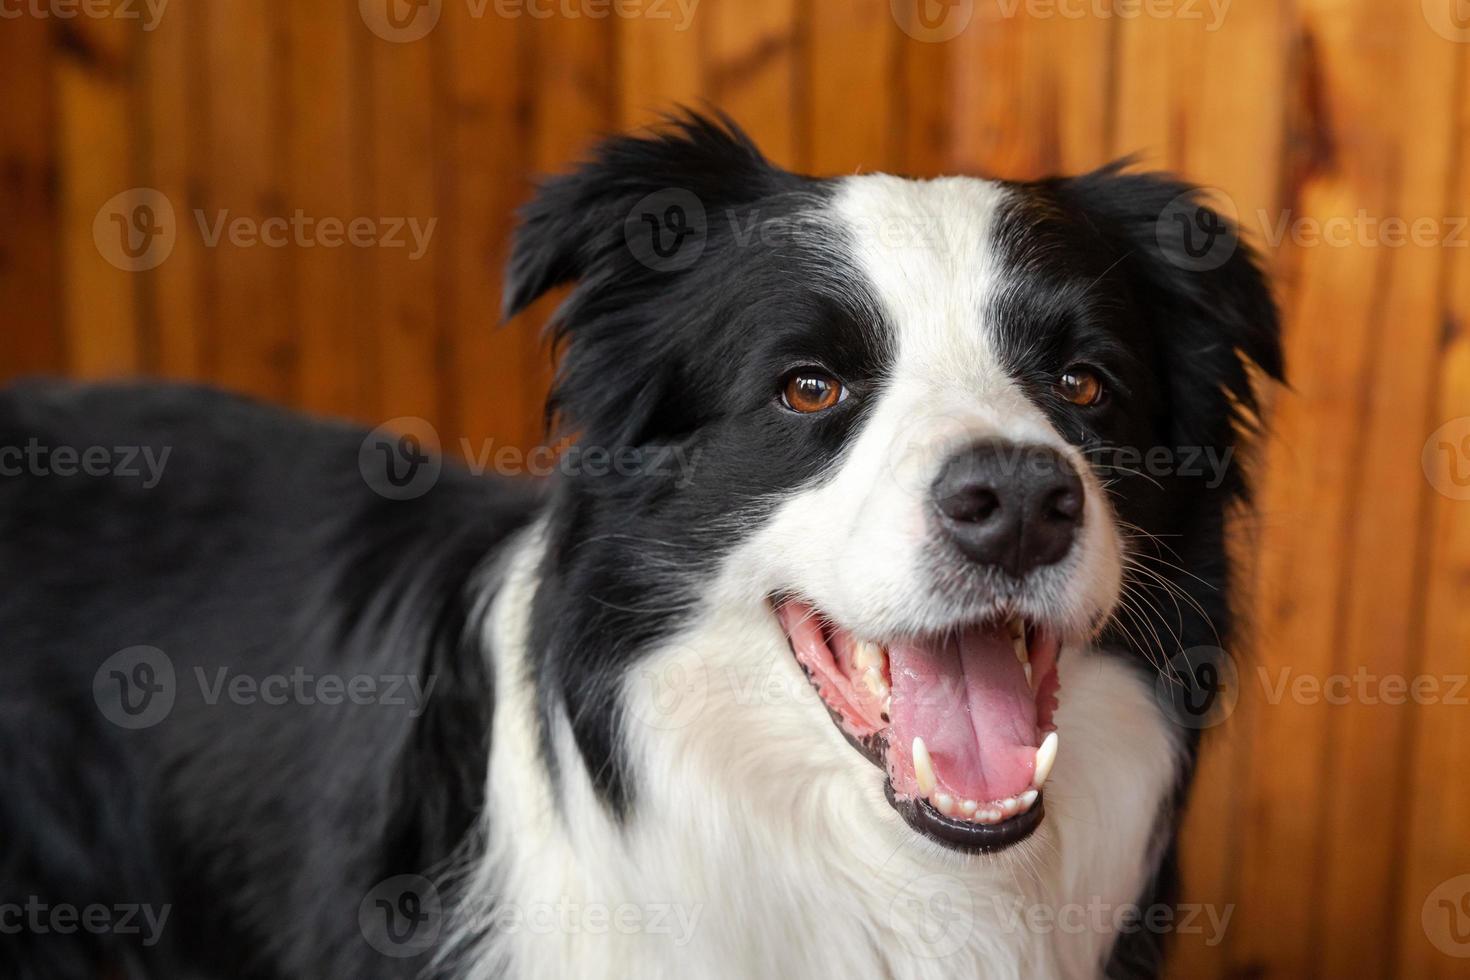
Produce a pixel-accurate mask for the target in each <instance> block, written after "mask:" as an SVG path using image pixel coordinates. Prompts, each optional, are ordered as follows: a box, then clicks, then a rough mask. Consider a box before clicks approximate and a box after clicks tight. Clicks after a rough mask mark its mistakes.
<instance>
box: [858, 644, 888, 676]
mask: <svg viewBox="0 0 1470 980" xmlns="http://www.w3.org/2000/svg"><path fill="white" fill-rule="evenodd" d="M886 659H888V658H887V657H885V656H884V655H883V648H882V647H880V646H879V645H878V644H876V643H874V642H872V641H871V640H858V641H857V642H856V643H854V644H853V647H852V660H853V663H854V664H855V665H857V669H858V670H861V671H869V670H876V671H879V672H880V676H881V670H882V667H883V661H884V660H886Z"/></svg>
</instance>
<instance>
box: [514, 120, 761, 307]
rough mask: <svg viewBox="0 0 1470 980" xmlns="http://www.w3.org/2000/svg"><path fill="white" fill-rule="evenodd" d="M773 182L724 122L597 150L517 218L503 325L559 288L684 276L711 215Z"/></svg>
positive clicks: (672, 127)
mask: <svg viewBox="0 0 1470 980" xmlns="http://www.w3.org/2000/svg"><path fill="white" fill-rule="evenodd" d="M780 174H782V171H779V170H777V169H776V168H774V167H772V166H771V165H770V164H769V163H767V162H766V160H765V158H764V157H763V156H761V153H760V151H759V150H758V149H756V146H755V144H754V143H752V142H751V140H750V138H749V137H747V136H746V135H745V134H744V133H743V132H741V130H740V128H739V127H738V126H736V125H735V123H734V122H732V121H731V120H730V119H729V118H728V117H726V116H724V115H717V116H703V115H699V114H696V113H692V112H686V113H682V114H679V115H676V116H671V117H669V118H668V119H667V120H666V121H665V125H664V126H662V127H660V128H658V129H655V130H653V131H651V132H649V133H647V134H645V135H641V136H619V137H614V138H611V139H608V140H606V141H604V142H603V143H601V144H600V145H599V146H597V147H596V148H595V150H594V151H593V154H592V156H591V158H590V159H589V160H588V161H586V162H585V163H583V164H582V165H581V166H579V167H577V168H576V169H575V170H573V171H572V172H570V173H567V174H563V175H560V176H556V177H552V178H550V179H548V180H546V181H544V182H543V183H542V184H541V185H540V186H539V188H538V190H537V193H536V195H535V197H534V198H533V199H532V200H531V202H530V203H529V204H527V205H526V206H525V207H524V208H522V209H521V211H520V215H519V217H520V224H519V227H518V228H517V230H516V234H515V241H514V244H513V247H512V249H511V256H510V263H509V266H508V268H507V270H506V276H505V292H504V297H505V298H504V313H505V315H506V317H511V316H514V315H515V314H517V313H519V312H520V311H521V310H523V309H525V308H526V307H527V306H528V305H530V304H531V303H532V302H534V301H535V300H536V299H537V298H538V297H540V296H541V295H542V294H544V293H545V292H547V291H548V290H550V289H552V288H554V287H556V286H558V285H561V284H563V283H567V282H572V281H578V280H586V279H599V280H600V284H602V285H607V284H609V283H608V282H607V281H606V280H607V279H609V278H610V277H612V276H614V275H615V274H626V275H628V276H631V277H632V280H633V281H634V283H642V282H644V281H645V280H647V279H649V278H652V277H657V276H659V275H664V274H668V273H675V272H679V271H682V268H684V267H687V264H686V261H684V260H688V259H689V258H690V256H692V255H693V253H694V252H695V250H696V249H697V248H699V247H702V246H703V244H704V243H705V240H706V238H707V236H708V233H709V231H710V227H709V221H710V217H711V215H713V214H714V213H715V212H717V211H718V210H719V209H721V208H724V207H732V206H735V205H737V204H740V203H743V202H748V201H750V200H754V199H756V198H758V197H759V196H761V195H762V194H763V193H765V192H766V190H767V189H768V185H770V184H771V183H772V182H774V181H775V180H776V179H777V177H778V175H780ZM634 283H629V284H630V285H631V284H634Z"/></svg>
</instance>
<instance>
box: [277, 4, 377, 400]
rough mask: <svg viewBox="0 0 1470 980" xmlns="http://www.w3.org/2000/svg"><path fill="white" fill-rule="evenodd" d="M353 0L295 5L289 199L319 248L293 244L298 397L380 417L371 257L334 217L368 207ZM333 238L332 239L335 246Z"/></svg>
mask: <svg viewBox="0 0 1470 980" xmlns="http://www.w3.org/2000/svg"><path fill="white" fill-rule="evenodd" d="M354 6H355V5H353V4H350V3H343V2H336V0H314V2H310V3H293V4H291V5H290V7H289V8H288V13H287V23H286V30H287V32H288V34H287V41H288V51H289V79H288V82H287V85H288V91H289V99H288V110H287V111H288V116H287V120H286V127H285V130H286V131H285V135H284V138H285V141H286V154H287V162H288V166H287V174H286V185H287V194H286V196H287V203H288V205H289V207H290V208H291V209H292V210H293V211H294V210H296V209H300V210H301V211H302V212H303V213H304V214H305V215H307V216H309V217H310V218H312V220H313V221H314V222H316V223H317V233H318V238H319V240H318V241H317V242H316V244H315V245H314V246H313V247H310V248H305V247H299V246H298V247H293V248H292V249H291V252H290V270H289V274H290V277H291V289H290V303H291V311H292V312H291V320H292V324H293V331H294V333H295V334H296V337H297V343H298V344H299V348H300V356H301V363H302V365H303V367H304V370H303V371H302V372H301V378H300V383H299V387H298V391H297V397H298V400H299V404H300V405H301V406H302V407H304V408H307V409H310V410H312V411H318V412H330V413H333V414H342V415H350V416H352V417H355V418H359V419H363V420H373V419H374V413H375V412H376V410H377V400H378V399H377V392H376V390H375V387H376V386H375V381H376V378H377V376H376V373H375V371H374V363H373V353H374V351H375V350H376V349H377V344H376V338H375V337H373V336H371V334H372V328H373V326H374V321H373V319H372V318H371V317H370V316H369V310H370V304H369V303H368V302H366V301H365V299H366V297H365V295H364V294H365V292H366V290H364V288H363V287H364V284H365V283H367V282H376V278H375V277H371V276H370V275H369V272H370V269H371V263H370V262H369V259H368V257H367V256H365V255H364V254H363V250H362V249H359V248H357V247H355V246H353V245H352V244H350V242H346V241H344V240H343V233H342V232H341V231H340V230H338V226H337V225H331V226H329V227H328V229H327V230H326V231H325V232H324V231H323V230H322V228H321V224H322V223H323V222H327V221H330V222H338V223H341V224H344V225H345V224H346V223H348V222H350V221H352V220H353V219H354V218H357V217H360V216H363V215H365V214H367V210H368V209H367V206H366V205H367V197H366V194H365V192H364V187H363V182H364V173H363V167H362V162H363V161H364V160H365V159H366V157H367V139H366V133H365V132H364V130H365V128H366V126H365V115H366V114H365V113H364V112H363V111H362V109H363V107H362V106H361V104H360V100H361V93H362V92H363V90H364V88H365V83H366V81H367V79H366V78H365V71H364V64H363V62H364V60H365V59H364V58H363V57H362V54H363V53H364V52H365V51H366V50H367V45H366V43H365V42H366V32H365V30H364V24H363V23H362V21H361V20H360V19H359V17H358V15H357V12H356V10H355V9H354ZM333 243H335V244H333Z"/></svg>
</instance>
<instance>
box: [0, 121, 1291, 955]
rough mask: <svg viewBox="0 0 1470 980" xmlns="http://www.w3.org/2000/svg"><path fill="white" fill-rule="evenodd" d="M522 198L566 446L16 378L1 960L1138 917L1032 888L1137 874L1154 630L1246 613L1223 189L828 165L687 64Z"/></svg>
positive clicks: (1100, 176)
mask: <svg viewBox="0 0 1470 980" xmlns="http://www.w3.org/2000/svg"><path fill="white" fill-rule="evenodd" d="M523 217H524V222H523V225H522V227H521V229H520V232H519V234H518V236H517V239H516V243H515V249H514V254H513V257H512V261H511V263H510V270H509V280H508V284H507V293H506V295H507V304H506V305H507V311H508V313H510V314H514V313H516V312H518V311H520V310H521V309H523V308H524V307H525V306H526V305H527V304H529V303H531V302H532V301H533V300H535V299H536V298H537V297H539V296H541V295H542V294H543V293H545V292H547V291H548V290H550V289H552V288H553V287H556V286H558V285H559V284H562V283H568V282H570V283H574V284H575V285H574V287H573V290H572V292H571V293H570V296H569V298H568V299H567V300H566V302H565V303H564V305H563V306H562V307H561V308H560V311H559V314H558V315H557V317H556V320H555V332H556V336H557V338H558V340H559V342H560V343H561V345H562V356H561V361H560V364H559V370H558V375H557V379H556V383H555V389H554V392H553V395H552V399H551V405H550V411H551V412H552V413H553V417H554V418H555V419H556V420H558V422H559V424H560V426H561V429H562V431H563V432H566V433H572V434H575V436H576V438H577V442H576V454H577V456H576V459H577V465H575V466H560V467H559V470H560V472H559V473H558V475H556V476H555V477H553V478H552V479H551V480H548V481H540V482H535V481H527V482H525V483H522V482H519V481H514V480H509V479H499V478H488V477H483V476H477V475H474V474H472V473H470V472H468V471H466V470H462V469H460V468H458V467H455V466H453V465H451V464H449V463H448V462H445V463H444V464H443V465H442V471H440V472H438V475H437V479H436V480H431V481H430V485H429V486H427V487H419V488H417V490H415V492H414V493H412V494H403V493H396V492H394V491H393V489H392V487H391V486H387V485H384V484H382V483H381V480H379V479H375V478H374V473H373V466H374V465H375V464H374V460H382V461H381V462H379V463H377V464H376V465H378V466H382V465H387V466H388V467H399V466H404V465H410V464H411V465H414V466H417V465H418V464H420V463H424V464H425V465H429V464H428V461H427V460H426V457H425V456H424V455H422V454H419V453H417V452H416V451H415V450H414V448H413V446H412V444H411V443H410V444H403V445H397V444H395V443H393V441H392V440H381V441H375V437H370V438H369V439H368V440H367V441H366V442H365V441H364V433H363V432H361V431H358V430H355V429H353V428H351V427H349V426H347V425H340V424H334V423H327V422H317V421H309V420H305V419H302V418H299V417H296V416H293V415H290V414H287V413H285V412H282V411H278V410H275V409H272V408H268V407H265V406H262V405H259V404H255V403H252V402H249V401H246V400H243V399H240V398H235V397H231V396H227V395H223V394H218V393H213V392H210V391H207V390H203V389H197V388H183V387H174V386H151V387H149V386H101V387H86V386H75V385H67V384H58V383H26V384H21V385H18V386H15V387H12V388H10V389H9V390H7V391H5V392H3V393H0V466H3V467H4V475H3V476H0V638H3V646H4V652H5V674H4V682H3V685H0V961H3V962H4V964H5V966H4V969H3V971H0V972H4V973H5V974H6V975H8V976H20V977H27V978H29V977H53V976H60V977H78V978H82V977H88V978H113V977H143V976H148V977H176V976H188V977H194V976H199V977H203V976H230V977H250V978H262V980H264V978H286V977H310V978H322V977H333V978H336V977H341V978H351V980H366V978H370V977H389V976H393V977H402V976H418V975H426V976H444V977H464V978H488V977H501V976H509V977H547V978H566V977H592V976H612V977H627V976H640V977H675V976H678V977H684V976H689V977H751V976H779V977H808V976H840V977H892V978H898V977H905V978H906V977H941V976H943V977H961V976H963V977H986V978H990V980H998V978H1007V977H1014V978H1021V977H1028V978H1032V977H1090V976H1096V975H1099V974H1104V973H1106V974H1109V975H1113V976H1142V975H1151V974H1152V973H1154V972H1155V971H1156V970H1157V968H1158V965H1159V958H1160V953H1159V945H1160V943H1159V936H1158V931H1157V930H1149V929H1136V930H1135V929H1128V928H1120V927H1119V922H1120V920H1119V919H1118V917H1117V916H1107V915H1105V916H1103V917H1101V918H1100V919H1099V922H1100V923H1101V924H1098V925H1092V924H1091V922H1090V920H1089V926H1088V927H1087V928H1063V927H1058V928H1039V927H1038V926H1037V921H1038V920H1037V919H1036V918H1035V917H1034V916H1030V915H1028V914H1027V912H1028V910H1030V909H1033V908H1035V907H1046V908H1050V909H1053V910H1055V909H1057V908H1059V907H1062V906H1065V905H1076V906H1079V907H1087V908H1092V907H1098V908H1102V909H1105V910H1106V909H1114V910H1116V909H1126V908H1129V907H1131V906H1132V905H1135V904H1142V905H1147V904H1149V903H1153V902H1165V903H1166V902H1168V901H1170V900H1171V895H1172V886H1173V878H1174V875H1173V850H1174V847H1173V844H1174V836H1175V826H1176V814H1177V812H1178V808H1179V805H1180V804H1181V802H1182V800H1183V797H1184V793H1185V789H1186V787H1187V785H1188V782H1189V775H1190V772H1191V769H1192V767H1193V759H1194V752H1195V744H1196V735H1197V731H1196V730H1195V728H1193V727H1190V726H1188V725H1181V724H1178V723H1177V721H1176V719H1174V718H1173V717H1172V716H1171V713H1170V711H1169V710H1168V703H1167V702H1168V699H1167V698H1162V699H1161V698H1160V697H1159V696H1158V690H1159V685H1158V678H1159V676H1160V669H1161V667H1162V666H1163V665H1165V662H1166V661H1167V660H1168V659H1169V658H1171V657H1174V656H1175V655H1176V654H1177V653H1178V652H1179V651H1180V650H1184V649H1190V648H1197V647H1203V646H1220V645H1223V644H1225V643H1227V642H1228V641H1229V639H1230V637H1231V636H1232V633H1233V632H1234V630H1233V623H1232V616H1231V609H1230V602H1229V594H1230V593H1229V588H1228V586H1229V582H1228V567H1227V559H1226V540H1225V534H1226V524H1227V517H1228V515H1229V513H1230V512H1231V510H1232V508H1233V507H1234V505H1236V504H1238V503H1241V502H1242V501H1243V499H1244V497H1245V491H1246V483H1245V477H1244V474H1243V471H1242V467H1241V465H1240V462H1239V460H1238V458H1237V456H1238V454H1239V450H1240V449H1243V448H1244V441H1245V440H1246V439H1247V437H1248V436H1249V435H1250V434H1251V432H1252V431H1253V430H1255V429H1256V428H1257V426H1258V418H1257V411H1256V409H1257V398H1256V395H1255V394H1253V384H1254V382H1256V381H1257V380H1261V379H1263V378H1264V376H1270V377H1276V378H1279V377H1280V375H1281V371H1282V365H1281V351H1280V346H1279V336H1278V327H1277V321H1276V315H1275V311H1274V308H1273V304H1272V301H1271V299H1270V295H1269V292H1268V290H1267V288H1266V286H1265V285H1264V283H1263V281H1262V277H1261V275H1260V273H1259V271H1258V269H1257V268H1256V265H1255V263H1254V260H1253V257H1252V256H1251V254H1250V253H1249V252H1248V250H1247V249H1246V248H1245V247H1244V245H1243V244H1241V243H1239V242H1238V241H1237V240H1236V238H1235V235H1234V232H1233V231H1231V230H1230V228H1229V227H1228V226H1227V225H1226V224H1225V223H1224V222H1223V221H1221V220H1220V219H1218V218H1216V217H1215V216H1214V214H1213V212H1210V211H1208V210H1206V209H1204V208H1203V207H1202V206H1201V205H1200V203H1199V202H1198V199H1197V195H1196V192H1195V191H1194V190H1193V189H1191V188H1190V187H1188V186H1186V185H1183V184H1179V183H1175V182H1172V181H1170V180H1168V179H1165V178H1161V177H1158V176H1154V175H1139V174H1132V173H1128V172H1125V171H1123V170H1120V169H1118V168H1109V169H1105V170H1102V171H1099V172H1096V173H1093V174H1089V175H1087V176H1083V177H1077V178H1073V179H1053V180H1044V181H1039V182H1034V183H1007V182H997V181H991V180H981V179H974V178H959V177H956V178H945V179H938V180H928V181H916V180H906V179H900V178H898V177H892V176H884V175H877V174H875V175H862V176H850V177H843V178H837V179H814V178H809V177H804V176H798V175H795V174H792V173H788V172H785V171H783V170H781V169H778V168H776V167H774V166H773V165H771V164H770V163H768V162H767V161H766V160H764V159H763V158H762V156H761V155H760V154H759V152H758V151H757V150H756V149H755V148H754V147H753V146H752V145H751V144H750V142H749V141H748V140H747V139H746V138H745V137H744V136H742V135H741V134H740V133H739V132H738V131H737V130H735V129H734V128H733V126H732V125H730V124H729V123H727V122H725V121H712V120H709V119H704V118H699V117H693V116H691V117H684V118H681V119H680V120H678V121H676V122H673V123H671V124H670V125H669V126H668V127H666V128H664V129H662V130H660V131H659V132H656V133H654V134H650V135H647V136H644V137H639V138H631V137H630V138H620V139H613V140H611V141H610V142H608V143H606V144H604V145H603V146H602V148H601V149H600V150H599V151H598V153H597V154H596V156H595V158H594V159H593V160H592V161H591V162H589V163H587V164H586V165H584V166H582V167H581V168H580V169H578V170H576V171H575V172H573V173H571V174H568V175H566V176H562V177H558V178H555V179H552V180H550V181H549V182H547V183H546V184H545V185H544V186H543V187H542V189H541V190H540V192H539V194H538V195H537V197H536V198H535V200H534V201H533V202H532V203H531V204H530V205H529V206H528V208H527V210H526V211H525V213H524V216H523ZM1175 219H1179V220H1175ZM378 450H386V452H384V453H383V454H382V456H381V457H380V456H379V454H378ZM398 450H401V451H402V454H403V455H402V458H396V457H395V452H396V451H398ZM129 457H136V459H137V460H140V461H150V462H149V465H146V466H145V465H142V463H139V464H138V465H136V466H134V467H132V468H131V469H130V468H128V467H127V466H125V465H123V463H124V462H125V461H126V459H127V458H129ZM673 460H677V461H679V465H672V463H671V461H673ZM1201 460H1209V461H1212V462H1213V463H1214V464H1215V465H1203V464H1201V463H1200V461H1201ZM89 461H90V465H89ZM433 466H434V467H436V468H437V467H438V466H439V464H438V462H437V460H436V461H434V462H433ZM392 472H397V473H398V474H399V475H400V476H402V475H403V472H404V471H403V470H397V469H395V470H391V471H389V472H388V475H391V473H392ZM382 475H384V474H382V473H379V474H377V476H379V477H381V476H382ZM397 485H398V482H397V481H394V483H393V484H392V486H397ZM397 498H403V499H397ZM129 913H132V915H131V918H132V920H133V921H134V928H131V929H129V928H125V927H124V917H125V916H126V915H128V914H129ZM150 924H151V926H152V928H149V927H148V926H149V925H150ZM1123 924H1124V925H1126V924H1127V921H1126V919H1125V920H1123ZM68 925H69V926H70V928H67V926H68Z"/></svg>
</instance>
